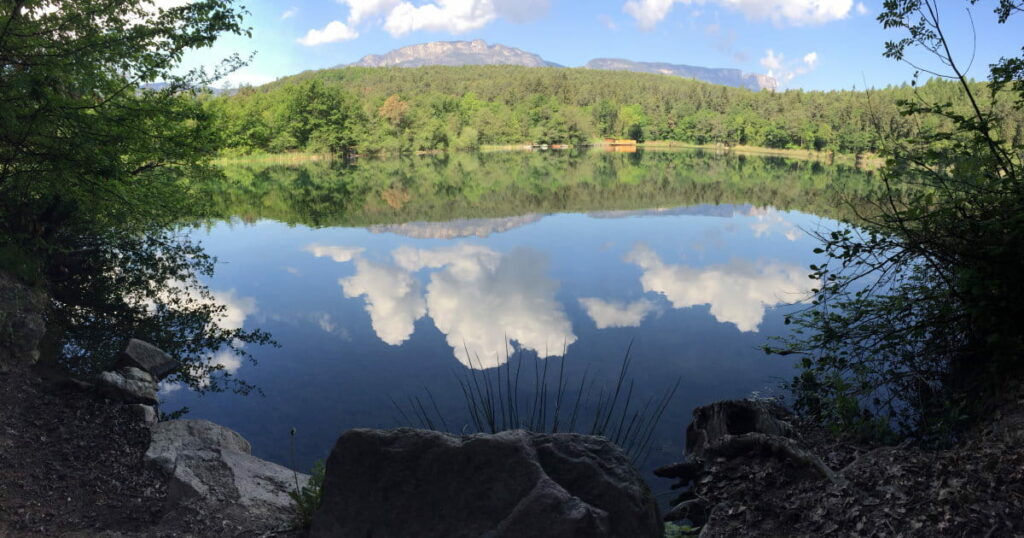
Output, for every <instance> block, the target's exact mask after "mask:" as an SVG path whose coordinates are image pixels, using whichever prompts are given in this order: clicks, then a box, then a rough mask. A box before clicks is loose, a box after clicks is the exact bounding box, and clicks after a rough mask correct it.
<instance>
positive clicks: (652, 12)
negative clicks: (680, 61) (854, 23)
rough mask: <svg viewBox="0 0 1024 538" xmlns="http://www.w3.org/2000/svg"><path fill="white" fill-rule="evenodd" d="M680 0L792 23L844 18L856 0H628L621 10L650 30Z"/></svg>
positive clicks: (688, 3)
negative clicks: (713, 5) (708, 4)
mask: <svg viewBox="0 0 1024 538" xmlns="http://www.w3.org/2000/svg"><path fill="white" fill-rule="evenodd" d="M677 3H678V4H686V5H691V4H705V3H715V4H718V5H720V6H722V7H725V8H728V9H732V10H735V11H739V12H740V13H743V14H744V15H746V16H747V18H750V19H768V20H771V21H772V22H773V23H775V24H779V25H782V24H790V25H793V26H801V25H805V24H822V23H826V22H830V21H834V20H839V19H843V18H846V17H847V16H848V15H849V13H850V10H851V8H852V7H853V0H628V1H627V2H626V3H625V4H623V6H622V10H623V11H624V12H626V13H627V14H628V15H630V16H632V17H633V18H634V19H636V21H637V23H638V24H639V25H640V27H641V28H644V29H647V30H649V29H651V28H654V26H655V25H657V24H658V23H659V22H661V21H662V20H663V19H664V18H665V17H667V16H668V13H669V12H670V11H671V10H672V6H673V5H674V4H677Z"/></svg>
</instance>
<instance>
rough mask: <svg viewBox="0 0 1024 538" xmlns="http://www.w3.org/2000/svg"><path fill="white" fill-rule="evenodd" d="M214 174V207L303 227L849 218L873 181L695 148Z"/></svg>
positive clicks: (245, 168) (239, 167)
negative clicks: (219, 177) (585, 217)
mask: <svg viewBox="0 0 1024 538" xmlns="http://www.w3.org/2000/svg"><path fill="white" fill-rule="evenodd" d="M225 172H226V174H227V176H228V181H227V182H224V183H221V184H219V185H217V186H216V187H212V188H211V192H209V193H208V195H209V197H210V198H211V199H212V201H213V203H214V205H215V207H216V211H215V213H214V214H215V215H217V216H220V217H221V218H227V217H233V216H243V217H245V216H250V217H253V216H256V217H264V218H272V219H275V220H279V221H283V222H288V223H301V224H306V225H311V226H330V225H346V226H352V225H356V226H366V225H379V224H398V223H406V222H412V221H449V220H452V219H456V218H462V219H474V218H493V217H506V216H514V215H524V214H528V213H550V212H563V211H571V212H584V211H603V210H629V209H649V208H652V207H672V206H683V205H694V204H723V203H732V204H755V205H759V206H764V205H770V206H773V207H776V208H780V209H797V210H801V211H804V212H809V213H815V214H818V215H822V216H828V217H833V218H840V219H852V218H853V217H854V216H855V213H854V209H853V207H851V206H850V202H856V200H860V199H863V198H865V197H866V195H867V194H869V192H870V191H871V189H872V188H873V186H872V183H871V176H870V174H868V173H865V172H862V171H859V170H856V169H854V168H849V167H843V166H822V165H821V164H820V163H811V162H799V161H791V160H786V159H782V158H774V157H748V156H721V155H709V154H705V153H703V152H699V151H680V152H644V153H637V154H634V155H629V156H625V155H616V154H605V153H598V152H578V151H563V152H544V153H538V152H496V153H452V154H447V155H441V156H422V157H414V156H406V157H401V158H394V159H362V160H359V161H357V162H354V163H349V162H344V161H333V162H321V161H316V162H309V163H304V164H302V165H262V164H258V163H250V164H234V165H229V166H227V167H226V168H225ZM395 193H402V194H401V197H400V198H401V200H400V201H401V203H400V204H398V203H396V202H397V201H399V200H398V198H396V196H395Z"/></svg>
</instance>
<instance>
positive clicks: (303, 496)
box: [288, 460, 327, 529]
mask: <svg viewBox="0 0 1024 538" xmlns="http://www.w3.org/2000/svg"><path fill="white" fill-rule="evenodd" d="M326 472H327V468H326V467H325V466H324V462H323V461H322V460H317V461H316V462H314V463H313V469H312V470H310V477H309V482H308V483H306V485H305V486H302V487H301V488H298V487H297V488H296V489H295V490H294V491H289V492H288V496H289V497H291V498H292V500H293V501H295V524H296V526H297V527H299V528H303V529H305V528H309V526H310V525H312V524H313V514H315V513H316V510H317V508H320V501H321V498H322V497H321V496H322V493H323V485H324V474H325V473H326Z"/></svg>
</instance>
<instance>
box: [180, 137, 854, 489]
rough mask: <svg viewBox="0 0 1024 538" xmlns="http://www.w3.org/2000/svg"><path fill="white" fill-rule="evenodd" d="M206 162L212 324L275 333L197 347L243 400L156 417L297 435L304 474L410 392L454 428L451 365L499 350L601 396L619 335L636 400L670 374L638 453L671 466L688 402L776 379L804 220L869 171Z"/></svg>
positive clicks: (836, 201) (762, 387) (838, 213)
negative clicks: (770, 344)
mask: <svg viewBox="0 0 1024 538" xmlns="http://www.w3.org/2000/svg"><path fill="white" fill-rule="evenodd" d="M226 171H227V174H228V177H229V179H230V181H229V182H228V183H227V184H225V185H224V186H223V187H222V188H220V189H219V190H218V191H217V192H213V193H211V196H212V197H213V199H215V200H216V202H217V203H218V204H219V207H220V208H221V210H220V212H221V213H222V214H223V215H224V218H223V219H221V220H214V221H211V222H209V223H208V224H207V225H205V226H203V227H200V228H197V229H196V230H195V231H194V234H195V236H196V237H198V238H200V239H201V240H202V242H203V244H204V245H205V247H206V248H207V250H208V251H209V252H210V253H211V254H213V255H215V256H217V257H218V259H219V262H220V263H219V265H218V269H217V273H216V276H215V277H214V278H213V279H212V280H211V281H210V282H209V285H210V287H211V288H212V289H213V290H214V291H215V292H216V294H217V297H218V298H219V299H220V300H221V301H223V302H224V303H225V304H226V305H228V307H229V317H228V318H227V319H226V320H225V324H226V325H229V326H232V327H242V326H244V327H245V328H248V329H253V328H260V329H263V330H265V331H268V332H270V333H271V334H272V335H273V336H274V338H275V339H276V340H277V341H278V342H279V343H280V344H281V347H280V348H272V347H263V348H251V349H250V351H251V352H252V353H253V355H254V356H255V358H256V359H257V360H258V364H257V365H252V364H249V363H247V362H239V361H238V360H236V359H234V358H233V357H229V356H225V355H218V356H216V357H215V360H218V361H220V362H221V363H222V364H224V366H225V367H226V369H228V370H229V371H232V372H234V373H235V374H237V375H238V376H240V377H241V378H243V379H245V380H247V381H249V382H251V383H253V384H255V385H257V386H258V387H259V388H260V389H262V392H263V396H260V395H255V394H254V395H250V396H239V395H235V394H230V393H222V394H207V395H205V396H197V395H195V394H192V393H189V392H188V391H187V390H183V389H178V390H175V387H166V388H165V389H164V391H163V393H162V399H163V403H162V409H163V410H165V411H172V410H174V409H177V408H180V407H182V406H188V407H189V409H190V410H191V412H190V413H189V415H188V416H189V417H190V418H206V419H210V420H213V421H216V422H219V423H221V424H224V425H226V426H228V427H231V428H233V429H235V430H237V431H239V432H240V433H241V434H242V435H244V436H245V437H246V438H248V439H249V440H250V441H252V443H253V446H254V452H255V454H256V455H257V456H260V457H263V458H267V459H269V460H272V461H276V462H279V463H282V464H285V465H291V464H292V461H291V460H292V456H291V455H290V437H289V430H290V429H291V428H292V427H295V428H296V430H297V432H298V433H297V437H296V443H295V444H296V446H295V461H294V465H296V466H297V467H299V468H300V469H308V468H309V467H310V466H311V465H312V463H313V461H314V460H316V459H321V458H326V456H327V454H328V453H329V451H330V449H331V447H332V445H333V443H334V441H335V440H336V439H337V437H338V435H339V434H340V433H341V432H343V431H345V430H346V429H349V428H354V427H380V428H387V427H397V426H418V425H419V424H418V422H416V421H415V419H413V417H412V416H411V413H410V416H408V417H403V416H402V410H399V409H396V405H395V403H394V402H398V407H400V408H404V411H411V409H410V406H411V405H412V404H410V403H408V402H410V398H415V397H420V398H421V401H423V398H426V396H425V395H427V394H429V395H430V397H432V398H433V402H432V403H431V404H430V406H429V407H430V408H431V409H432V410H434V409H435V405H436V411H437V413H436V414H440V415H443V416H444V418H445V421H446V425H447V426H448V427H449V429H452V430H460V429H461V428H462V425H465V424H467V423H468V422H469V421H468V416H467V412H466V402H465V397H464V395H463V393H462V391H461V390H460V388H459V385H458V383H457V381H456V380H457V379H460V378H464V376H465V375H466V374H467V373H469V369H470V368H473V369H476V370H481V369H482V370H483V371H485V372H490V373H494V372H495V371H496V370H494V368H495V367H499V366H501V365H503V364H505V361H506V358H507V357H508V356H509V355H512V356H513V357H515V356H516V355H517V354H521V355H520V356H521V360H523V361H525V362H524V363H523V364H525V365H526V366H525V369H527V370H530V369H532V368H533V367H534V362H535V361H537V359H545V358H547V357H550V358H548V359H546V360H548V361H557V360H558V359H556V358H555V357H557V356H561V355H562V354H563V351H564V354H565V359H564V368H565V370H564V376H565V379H566V380H567V383H566V385H567V386H568V387H569V388H568V389H567V392H568V393H569V397H574V394H575V392H576V391H577V388H578V385H579V380H580V379H581V378H582V376H583V375H584V373H585V375H586V376H587V379H588V381H587V383H592V387H594V388H593V390H594V391H599V390H600V389H601V387H605V388H606V389H610V388H613V387H614V384H615V379H616V377H617V375H618V372H619V369H620V367H621V366H622V363H623V358H624V356H625V354H626V350H627V348H628V347H629V346H630V344H631V343H632V349H631V352H630V356H631V357H632V364H631V365H630V371H629V375H628V377H629V379H631V380H632V382H633V384H634V385H633V386H634V389H633V396H632V398H633V400H634V401H635V402H636V405H637V407H639V406H640V404H642V403H643V402H644V401H646V400H647V399H649V398H651V397H659V396H661V395H662V394H664V392H665V391H666V390H667V389H668V388H670V387H671V386H672V385H673V384H674V383H675V382H676V380H679V388H678V391H677V392H676V394H675V397H674V398H673V400H672V402H671V404H670V405H669V407H668V408H667V410H666V412H665V414H664V416H663V417H662V419H661V422H660V424H659V427H658V428H657V430H656V431H655V432H654V434H653V438H652V444H651V452H650V454H649V455H648V457H647V458H646V460H645V461H644V463H643V467H644V469H645V470H647V471H649V470H650V469H651V468H653V467H656V466H658V465H662V464H665V463H669V462H671V461H674V460H677V459H679V457H680V454H681V451H682V447H683V440H684V429H685V427H686V425H687V423H688V421H689V417H690V414H691V412H692V410H693V408H694V407H696V406H698V405H702V404H705V403H708V402H710V401H713V400H717V399H721V398H733V397H744V396H749V395H751V394H752V393H755V392H760V393H775V392H777V389H776V387H777V386H778V384H779V382H780V381H782V380H785V379H788V378H789V377H790V376H791V375H792V373H793V369H792V362H791V361H789V360H787V359H783V358H779V357H769V356H766V355H765V354H764V353H763V352H761V351H760V350H759V349H758V347H759V346H760V345H762V344H764V343H766V339H767V338H768V337H771V336H773V335H780V334H784V332H785V328H784V325H783V316H784V313H785V312H787V311H788V310H791V309H793V308H799V303H800V301H802V300H804V299H805V298H806V291H807V290H808V289H809V288H810V287H812V285H813V281H811V280H810V279H808V277H807V274H808V273H809V270H808V269H807V266H808V265H809V264H811V263H814V262H815V255H814V254H812V250H813V249H814V247H815V246H816V242H815V241H814V240H813V239H812V238H811V237H809V236H808V234H807V232H808V231H814V230H820V229H823V228H824V229H828V228H829V227H831V226H834V220H832V219H835V218H841V217H843V216H845V214H846V211H845V210H844V209H843V208H845V207H847V206H846V203H847V202H849V201H851V200H855V199H856V197H857V196H858V194H861V193H863V190H864V189H865V188H867V187H866V185H868V176H866V175H865V174H862V173H860V172H858V171H856V170H852V169H846V168H838V167H827V166H822V165H818V164H811V163H798V162H792V161H784V160H781V159H768V158H752V157H736V156H715V155H707V154H703V153H700V152H646V153H637V154H609V153H601V152H590V153H580V154H573V153H568V152H550V153H493V154H480V155H474V154H455V155H451V156H446V157H414V158H413V157H410V158H403V159H393V160H361V161H359V162H358V163H355V164H352V165H346V164H344V163H340V162H335V163H317V162H314V163H306V164H294V165H291V164H289V165H279V164H275V165H267V164H252V165H249V166H232V167H228V168H227V169H226ZM792 303H797V305H793V304H792ZM513 360H515V359H514V358H513ZM538 364H543V362H540V363H538ZM552 364H553V363H552ZM522 389H523V392H524V393H525V394H529V393H530V391H531V390H532V385H530V386H523V387H522ZM652 484H654V489H655V490H656V491H664V490H666V489H667V482H664V481H662V482H657V481H653V480H652Z"/></svg>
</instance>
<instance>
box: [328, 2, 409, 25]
mask: <svg viewBox="0 0 1024 538" xmlns="http://www.w3.org/2000/svg"><path fill="white" fill-rule="evenodd" d="M339 1H340V2H341V3H342V4H345V5H347V6H348V23H349V24H350V25H354V24H359V23H360V22H362V21H364V20H366V19H368V18H370V17H372V16H374V15H377V14H380V13H384V12H386V11H390V10H391V9H393V8H394V7H395V6H397V5H398V4H399V0H339Z"/></svg>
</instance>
